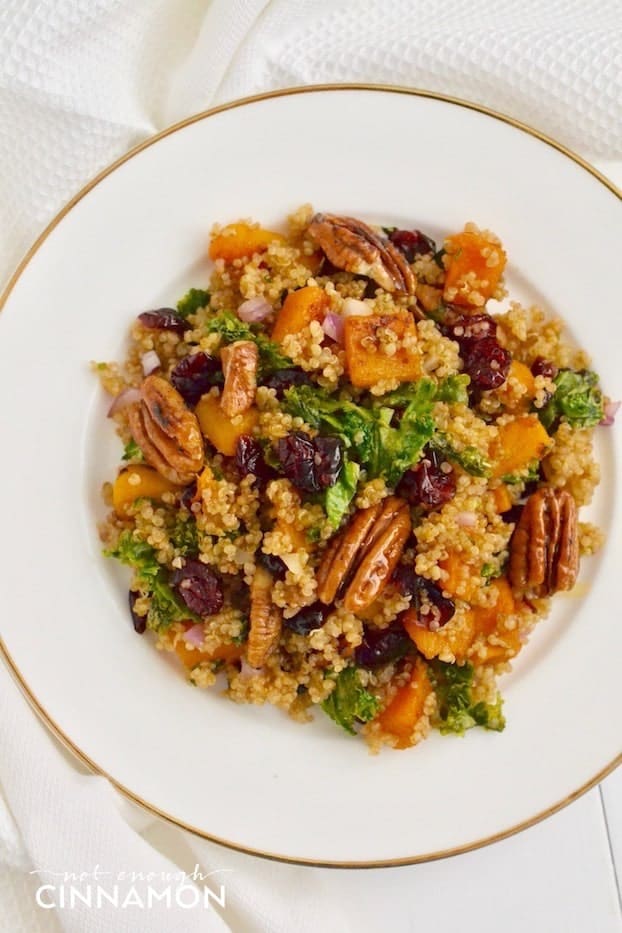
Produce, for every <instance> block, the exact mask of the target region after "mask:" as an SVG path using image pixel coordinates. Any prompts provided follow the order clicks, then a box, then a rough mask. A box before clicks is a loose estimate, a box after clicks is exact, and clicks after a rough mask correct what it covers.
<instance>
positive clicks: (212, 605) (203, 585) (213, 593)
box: [171, 560, 224, 616]
mask: <svg viewBox="0 0 622 933" xmlns="http://www.w3.org/2000/svg"><path fill="white" fill-rule="evenodd" d="M171 584H172V585H173V586H174V587H175V589H176V591H177V593H178V594H179V596H180V597H181V599H183V601H184V602H185V604H186V606H187V607H188V609H190V611H191V612H194V614H195V615H197V616H211V615H214V613H216V612H220V610H221V609H222V606H223V601H224V599H223V592H222V586H221V583H220V578H219V577H218V574H217V573H216V572H215V571H214V570H212V568H211V567H208V566H206V564H203V563H201V561H200V560H187V561H186V563H185V564H184V566H183V567H182V568H181V570H175V571H173V573H172V575H171Z"/></svg>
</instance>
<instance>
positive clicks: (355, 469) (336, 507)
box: [324, 454, 361, 528]
mask: <svg viewBox="0 0 622 933" xmlns="http://www.w3.org/2000/svg"><path fill="white" fill-rule="evenodd" d="M360 472H361V468H360V466H359V465H358V463H355V462H354V460H349V459H348V456H347V454H344V456H343V463H342V466H341V472H340V473H339V479H338V480H337V482H336V483H335V485H334V486H329V487H328V489H327V490H326V492H325V494H324V496H325V498H324V508H325V509H326V515H327V516H328V520H329V522H330V523H331V525H332V526H333V528H338V527H339V525H340V524H341V520H342V518H343V517H344V515H345V514H346V513H347V511H348V506H349V505H350V503H351V502H352V499H353V498H354V496H355V495H356V484H357V482H358V478H359V474H360Z"/></svg>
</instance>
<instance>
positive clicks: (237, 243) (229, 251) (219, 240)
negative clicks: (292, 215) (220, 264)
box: [209, 223, 285, 262]
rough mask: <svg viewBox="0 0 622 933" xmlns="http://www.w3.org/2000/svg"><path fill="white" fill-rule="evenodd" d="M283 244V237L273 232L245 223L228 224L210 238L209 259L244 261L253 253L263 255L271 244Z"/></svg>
mask: <svg viewBox="0 0 622 933" xmlns="http://www.w3.org/2000/svg"><path fill="white" fill-rule="evenodd" d="M275 242H276V243H285V237H284V236H282V234H280V233H274V231H273V230H264V229H263V228H262V227H252V226H251V225H250V224H246V223H236V224H229V225H228V226H226V227H224V228H223V229H222V230H221V231H220V233H218V234H216V236H215V237H212V240H211V242H210V245H209V258H210V259H224V260H225V262H233V260H234V259H245V258H248V259H250V257H251V256H252V255H254V253H265V251H266V250H267V249H268V247H269V246H270V244H271V243H275Z"/></svg>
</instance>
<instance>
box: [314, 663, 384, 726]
mask: <svg viewBox="0 0 622 933" xmlns="http://www.w3.org/2000/svg"><path fill="white" fill-rule="evenodd" d="M322 709H323V710H324V712H325V713H326V715H327V716H330V718H331V719H333V720H334V721H335V722H336V723H337V724H338V725H340V726H342V727H343V728H344V729H345V730H346V732H349V733H350V735H356V730H355V728H354V724H355V723H356V722H369V721H370V720H371V719H373V718H374V716H375V715H376V713H377V712H378V710H379V709H380V701H379V700H378V699H377V697H375V696H374V695H373V694H372V693H369V691H368V690H365V688H364V687H363V686H362V685H361V682H360V679H359V672H358V668H356V667H346V668H345V670H343V671H341V673H340V674H339V675H338V676H337V679H336V682H335V686H334V688H333V692H332V693H331V694H330V695H329V696H328V697H327V698H326V699H325V700H324V702H323V703H322Z"/></svg>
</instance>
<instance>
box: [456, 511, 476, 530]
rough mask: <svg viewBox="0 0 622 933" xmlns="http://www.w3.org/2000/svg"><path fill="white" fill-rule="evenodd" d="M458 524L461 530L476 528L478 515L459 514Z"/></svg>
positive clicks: (457, 516) (457, 517) (471, 513)
mask: <svg viewBox="0 0 622 933" xmlns="http://www.w3.org/2000/svg"><path fill="white" fill-rule="evenodd" d="M456 524H457V525H460V527H461V528H474V527H475V525H476V524H477V515H476V513H475V512H458V514H457V515H456Z"/></svg>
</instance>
